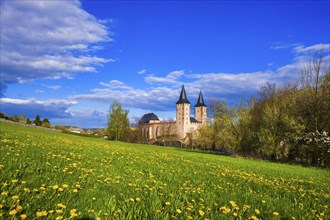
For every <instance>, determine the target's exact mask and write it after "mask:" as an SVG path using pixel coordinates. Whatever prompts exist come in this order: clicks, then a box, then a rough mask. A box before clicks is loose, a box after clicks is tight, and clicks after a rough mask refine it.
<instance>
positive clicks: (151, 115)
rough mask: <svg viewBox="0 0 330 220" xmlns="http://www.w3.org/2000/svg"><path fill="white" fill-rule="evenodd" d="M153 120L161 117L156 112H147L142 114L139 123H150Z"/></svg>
mask: <svg viewBox="0 0 330 220" xmlns="http://www.w3.org/2000/svg"><path fill="white" fill-rule="evenodd" d="M151 120H155V121H157V120H158V121H159V118H158V117H157V115H155V114H154V113H148V114H145V115H143V116H142V118H141V119H140V121H139V124H140V123H149V122H150V121H151Z"/></svg>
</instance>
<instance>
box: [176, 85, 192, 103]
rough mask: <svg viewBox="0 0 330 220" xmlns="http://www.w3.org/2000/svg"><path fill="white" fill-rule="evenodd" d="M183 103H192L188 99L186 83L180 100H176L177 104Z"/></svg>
mask: <svg viewBox="0 0 330 220" xmlns="http://www.w3.org/2000/svg"><path fill="white" fill-rule="evenodd" d="M183 103H188V104H190V102H189V101H188V99H187V95H186V90H185V89H184V85H182V89H181V94H180V98H179V100H178V101H177V102H176V104H183Z"/></svg>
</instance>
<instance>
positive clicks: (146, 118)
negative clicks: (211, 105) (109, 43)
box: [139, 86, 207, 141]
mask: <svg viewBox="0 0 330 220" xmlns="http://www.w3.org/2000/svg"><path fill="white" fill-rule="evenodd" d="M206 110H207V106H206V105H205V103H204V99H203V94H202V91H200V93H199V97H198V100H197V103H196V105H195V106H194V117H191V115H190V102H189V101H188V98H187V95H186V91H185V88H184V86H182V89H181V93H180V97H179V100H178V101H177V102H176V121H174V122H161V121H160V120H159V118H158V117H157V115H155V114H154V113H148V114H145V115H143V117H142V118H141V119H140V120H139V127H140V128H141V129H142V134H143V137H144V138H145V139H146V140H148V141H156V140H157V138H158V137H159V136H164V135H176V136H177V138H178V139H179V140H181V141H182V140H184V139H185V138H186V137H187V136H189V134H192V133H193V132H194V131H196V130H197V128H198V127H199V126H200V125H203V124H206V121H207V115H206Z"/></svg>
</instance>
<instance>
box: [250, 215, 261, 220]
mask: <svg viewBox="0 0 330 220" xmlns="http://www.w3.org/2000/svg"><path fill="white" fill-rule="evenodd" d="M250 219H251V220H259V219H258V217H257V216H255V215H252V216H251V217H250Z"/></svg>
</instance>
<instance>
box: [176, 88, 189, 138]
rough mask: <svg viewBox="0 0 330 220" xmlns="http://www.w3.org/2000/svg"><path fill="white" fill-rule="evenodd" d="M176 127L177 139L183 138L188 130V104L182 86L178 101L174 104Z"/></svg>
mask: <svg viewBox="0 0 330 220" xmlns="http://www.w3.org/2000/svg"><path fill="white" fill-rule="evenodd" d="M176 127H177V134H178V136H179V138H181V139H182V138H185V137H186V133H187V132H189V128H190V102H189V101H188V99H187V95H186V90H185V89H184V85H182V89H181V94H180V98H179V100H178V101H177V102H176Z"/></svg>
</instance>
